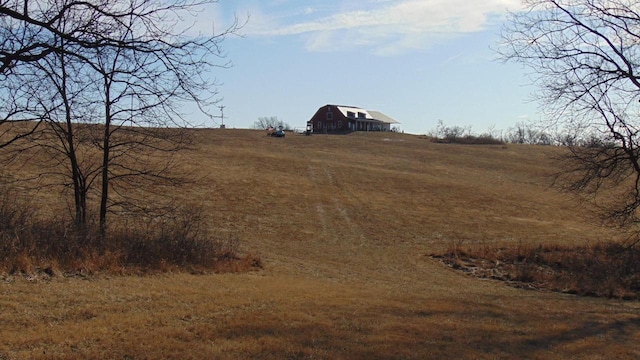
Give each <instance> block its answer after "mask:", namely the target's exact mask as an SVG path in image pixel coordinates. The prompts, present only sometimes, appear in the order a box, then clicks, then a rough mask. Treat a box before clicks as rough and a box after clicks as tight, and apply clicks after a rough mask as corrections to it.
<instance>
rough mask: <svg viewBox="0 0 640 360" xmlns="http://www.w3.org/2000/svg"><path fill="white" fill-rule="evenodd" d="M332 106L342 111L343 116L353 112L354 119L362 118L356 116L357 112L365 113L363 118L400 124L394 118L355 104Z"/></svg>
mask: <svg viewBox="0 0 640 360" xmlns="http://www.w3.org/2000/svg"><path fill="white" fill-rule="evenodd" d="M333 106H335V107H336V108H338V110H340V112H341V113H342V115H344V117H349V116H348V115H347V113H348V112H352V113H354V115H355V119H356V120H357V119H363V118H362V117H358V113H362V114H364V115H365V116H364V119H365V120H373V121H379V122H383V123H388V124H400V122H398V121H397V120H395V119H394V118H392V117H390V116H388V115H385V114H383V113H381V112H380V111H374V110H365V109H362V108H359V107H355V106H343V105H333Z"/></svg>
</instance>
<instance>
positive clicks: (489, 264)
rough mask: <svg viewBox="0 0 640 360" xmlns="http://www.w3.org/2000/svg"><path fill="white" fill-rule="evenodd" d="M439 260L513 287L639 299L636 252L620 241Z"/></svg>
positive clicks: (459, 254) (455, 253)
mask: <svg viewBox="0 0 640 360" xmlns="http://www.w3.org/2000/svg"><path fill="white" fill-rule="evenodd" d="M440 258H441V259H443V262H444V263H445V264H447V265H449V266H451V267H452V268H454V269H458V270H463V271H465V272H468V273H473V274H475V275H476V276H479V277H487V278H493V279H498V280H503V281H508V282H509V283H510V284H513V285H517V286H525V287H528V288H542V289H548V290H553V291H560V292H566V293H572V294H578V295H583V296H598V297H610V298H623V299H638V298H640V250H638V249H637V248H634V247H631V248H630V247H626V246H623V245H621V244H618V243H600V244H596V245H593V246H582V247H563V246H551V245H546V246H542V245H540V246H526V245H522V244H521V245H519V246H516V247H510V248H505V247H492V246H483V247H476V248H471V247H469V248H465V249H462V248H460V247H455V248H450V249H448V250H447V252H446V253H445V254H444V255H443V256H440ZM472 270H473V271H472Z"/></svg>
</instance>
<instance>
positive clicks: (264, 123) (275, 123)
mask: <svg viewBox="0 0 640 360" xmlns="http://www.w3.org/2000/svg"><path fill="white" fill-rule="evenodd" d="M280 126H282V128H283V129H284V130H291V125H289V124H287V123H286V122H284V121H282V120H280V119H278V117H277V116H261V117H259V118H258V120H256V121H254V123H253V128H254V129H258V130H264V129H267V128H269V127H272V128H274V129H276V128H278V127H280Z"/></svg>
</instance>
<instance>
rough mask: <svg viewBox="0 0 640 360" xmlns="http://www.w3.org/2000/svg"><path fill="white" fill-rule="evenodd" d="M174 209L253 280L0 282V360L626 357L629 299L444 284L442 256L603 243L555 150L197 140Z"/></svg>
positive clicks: (201, 135)
mask: <svg viewBox="0 0 640 360" xmlns="http://www.w3.org/2000/svg"><path fill="white" fill-rule="evenodd" d="M195 136H196V139H197V140H196V145H195V148H194V149H192V150H190V151H187V152H183V153H182V154H181V155H180V159H179V162H180V166H181V167H182V169H183V171H184V172H185V173H189V174H192V180H193V182H192V183H191V184H188V185H186V186H184V187H183V188H181V189H178V195H179V198H181V200H182V201H184V202H186V203H193V204H194V206H196V205H197V206H198V208H199V209H202V211H203V212H205V214H204V215H205V216H206V220H207V223H208V225H209V226H210V227H211V228H212V229H214V230H215V231H217V232H219V233H223V234H228V235H230V236H233V237H234V238H237V239H238V240H239V241H240V243H241V251H242V252H244V253H251V254H253V255H255V256H258V257H259V258H260V259H261V260H262V262H263V264H264V269H262V270H259V271H255V272H250V273H245V274H226V275H225V274H222V275H190V274H181V273H177V274H164V275H156V276H142V277H113V276H97V277H96V278H93V279H90V280H89V281H86V280H81V279H75V278H67V279H57V280H53V281H51V282H49V283H43V284H31V283H28V282H27V281H26V280H15V281H13V282H3V283H1V284H0V293H1V294H2V298H1V300H0V306H2V308H6V309H11V310H12V311H11V313H10V314H9V313H6V312H5V313H3V315H1V316H2V320H3V324H4V326H3V329H2V330H0V336H1V337H2V338H3V339H4V341H3V344H0V358H9V359H12V358H29V357H36V358H37V357H40V358H78V359H80V358H105V357H109V358H160V357H162V358H175V359H178V358H273V359H276V358H300V359H302V358H349V359H353V358H362V359H364V358H367V359H371V358H407V359H409V358H415V359H424V358H461V357H462V358H496V357H511V358H512V357H524V358H568V357H571V358H579V357H604V356H606V357H613V358H632V357H636V356H638V355H640V345H639V344H638V343H637V341H636V340H637V338H638V337H639V336H640V332H639V330H638V329H639V328H640V327H639V326H638V325H640V318H638V310H640V306H639V305H638V303H637V302H620V301H617V300H608V299H591V298H581V297H576V296H573V295H567V294H560V293H551V292H537V291H528V290H524V289H516V288H512V287H508V286H506V285H505V284H504V283H502V282H499V281H492V280H480V279H477V278H474V277H471V276H467V275H464V274H461V273H459V272H456V271H453V270H451V269H450V268H447V267H445V266H443V265H442V264H441V263H440V262H439V261H436V260H434V259H432V258H431V257H430V256H428V255H429V254H433V253H441V252H445V251H446V250H447V249H450V248H451V247H454V246H459V245H461V244H464V245H474V246H478V245H497V246H505V247H517V246H520V245H522V244H529V245H558V244H562V245H589V244H595V243H598V242H600V241H608V240H611V239H615V237H616V236H617V234H616V233H615V232H613V231H612V230H610V229H607V228H604V227H602V226H600V225H599V222H598V221H596V220H595V219H596V218H595V214H594V212H595V209H593V208H591V207H589V206H588V205H585V204H583V203H580V202H578V201H576V199H574V198H573V197H572V196H570V195H568V194H565V193H561V192H559V191H558V190H557V189H556V188H554V187H552V186H551V175H552V174H554V173H555V172H556V171H557V168H556V166H557V165H556V163H555V162H554V161H553V159H554V158H555V157H556V156H558V155H560V154H561V153H562V152H563V151H565V150H564V149H562V148H559V147H541V146H528V145H512V144H509V145H456V144H438V143H434V142H431V141H430V140H429V139H428V138H426V137H421V136H414V135H405V134H397V133H352V134H350V135H343V136H326V135H313V136H302V135H293V134H291V135H287V137H286V138H271V137H267V136H266V135H265V133H264V132H262V131H255V130H204V129H203V130H195Z"/></svg>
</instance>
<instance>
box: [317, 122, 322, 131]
mask: <svg viewBox="0 0 640 360" xmlns="http://www.w3.org/2000/svg"><path fill="white" fill-rule="evenodd" d="M318 129H322V121H318Z"/></svg>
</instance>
